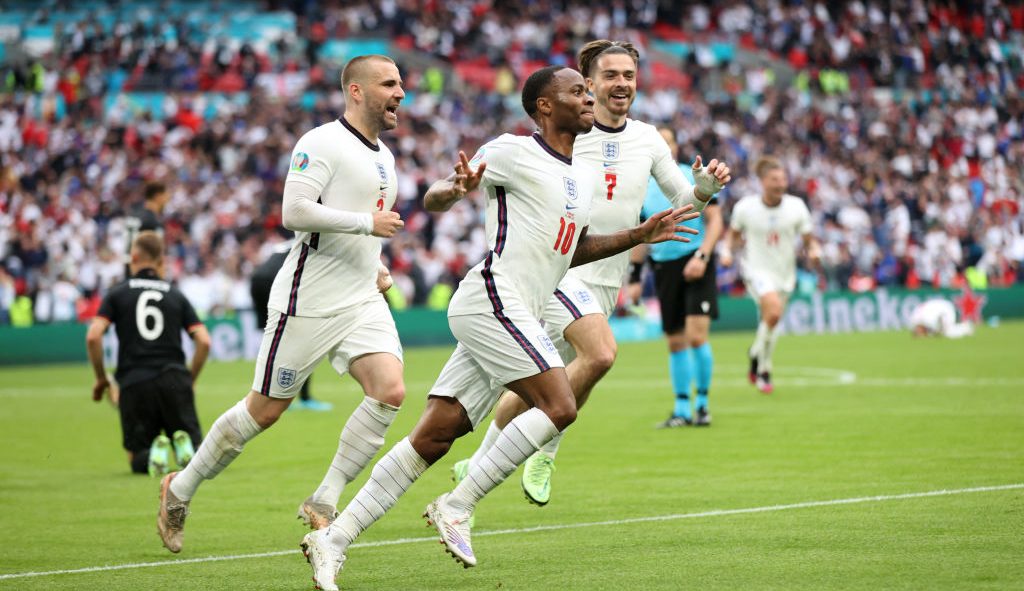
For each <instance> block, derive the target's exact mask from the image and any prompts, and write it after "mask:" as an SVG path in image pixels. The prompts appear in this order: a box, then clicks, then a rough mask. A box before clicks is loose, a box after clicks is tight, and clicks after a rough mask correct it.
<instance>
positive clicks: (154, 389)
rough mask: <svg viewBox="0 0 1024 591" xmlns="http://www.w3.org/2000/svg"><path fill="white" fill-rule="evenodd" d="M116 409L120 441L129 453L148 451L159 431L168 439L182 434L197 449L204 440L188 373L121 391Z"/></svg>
mask: <svg viewBox="0 0 1024 591" xmlns="http://www.w3.org/2000/svg"><path fill="white" fill-rule="evenodd" d="M118 408H119V409H120V411H121V435H122V438H123V439H122V440H123V444H124V448H125V449H126V450H128V451H131V452H139V451H142V450H147V451H148V450H149V446H150V444H151V443H153V439H154V438H156V436H157V435H159V434H160V432H161V431H164V432H166V433H167V436H168V437H169V436H171V435H172V434H173V433H174V432H175V431H178V430H181V431H185V432H186V433H188V434H189V436H190V437H191V438H192V445H194V446H195V447H197V448H198V447H199V443H200V442H201V441H202V440H203V432H202V431H201V430H200V429H199V418H198V417H197V416H196V405H195V395H194V394H193V392H192V376H191V375H189V374H188V372H184V371H180V370H169V371H165V372H163V373H162V374H160V375H158V376H156V377H155V378H153V379H150V380H146V381H144V382H138V383H135V384H132V385H130V386H126V387H124V388H121V400H120V402H119V403H118Z"/></svg>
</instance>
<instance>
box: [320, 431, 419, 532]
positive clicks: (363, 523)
mask: <svg viewBox="0 0 1024 591" xmlns="http://www.w3.org/2000/svg"><path fill="white" fill-rule="evenodd" d="M428 467H429V465H428V464H427V462H426V460H424V459H423V458H421V457H420V455H419V454H418V453H416V450H415V449H413V447H412V444H411V443H409V438H408V437H406V438H405V439H402V440H401V441H399V442H398V443H396V444H395V446H394V447H392V448H391V450H390V451H389V452H388V453H386V454H384V457H382V458H381V459H380V461H379V462H377V464H376V465H374V467H373V470H371V471H370V479H369V480H367V481H366V484H364V485H363V488H361V489H359V492H357V493H356V496H355V497H354V498H353V499H352V501H351V502H350V503H349V504H348V507H345V510H344V511H342V512H341V515H339V516H338V518H337V519H335V520H334V522H333V523H331V525H329V526H328V528H327V538H328V539H329V540H330V541H331V543H332V544H335V545H336V546H340V547H341V548H342V549H344V548H347V547H348V545H349V544H351V543H352V540H354V539H356V537H357V536H358V535H359V534H361V533H363V532H364V531H366V529H367V528H368V527H370V526H371V525H373V523H374V522H375V521H377V520H378V519H380V518H381V517H383V516H384V513H385V512H387V510H388V509H390V508H391V507H392V506H393V505H394V504H395V503H396V502H397V501H398V497H400V496H402V494H403V493H404V492H405V491H406V490H408V489H409V487H410V486H412V483H413V482H415V481H416V479H417V478H419V477H420V475H421V474H423V472H424V471H426V469H427V468H428Z"/></svg>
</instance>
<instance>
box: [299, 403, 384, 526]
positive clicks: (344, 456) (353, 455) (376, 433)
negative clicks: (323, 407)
mask: <svg viewBox="0 0 1024 591" xmlns="http://www.w3.org/2000/svg"><path fill="white" fill-rule="evenodd" d="M397 414H398V407H397V406H391V405H390V404H386V403H384V402H381V401H379V400H375V399H373V398H370V397H369V396H366V397H365V398H363V401H362V402H361V403H360V404H359V406H357V407H356V409H355V410H354V411H353V412H352V416H350V417H349V418H348V421H347V422H346V423H345V428H344V429H342V431H341V436H340V437H338V451H337V452H336V453H335V454H334V459H333V460H331V467H330V468H328V469H327V474H326V475H325V476H324V479H323V482H321V483H320V487H319V488H317V489H316V492H315V493H313V500H314V501H316V502H318V503H327V504H329V505H331V506H332V507H333V506H335V505H337V504H338V497H340V496H341V491H342V490H344V488H345V485H346V484H348V483H349V482H352V481H353V480H355V478H356V476H359V473H360V472H362V471H363V468H365V467H366V466H367V464H369V463H370V460H372V459H373V457H374V456H376V455H377V452H378V451H380V448H381V446H383V445H384V434H385V433H386V432H387V430H388V427H390V426H391V422H392V421H394V420H395V415H397Z"/></svg>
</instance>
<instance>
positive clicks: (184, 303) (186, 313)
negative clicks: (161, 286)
mask: <svg viewBox="0 0 1024 591" xmlns="http://www.w3.org/2000/svg"><path fill="white" fill-rule="evenodd" d="M178 295H179V296H180V297H181V320H182V322H183V323H184V324H185V330H186V331H188V330H189V329H191V328H192V327H193V326H195V325H197V324H202V321H201V320H199V315H198V314H196V309H195V308H193V307H192V303H191V302H189V301H188V298H186V297H185V294H182V293H179V294H178Z"/></svg>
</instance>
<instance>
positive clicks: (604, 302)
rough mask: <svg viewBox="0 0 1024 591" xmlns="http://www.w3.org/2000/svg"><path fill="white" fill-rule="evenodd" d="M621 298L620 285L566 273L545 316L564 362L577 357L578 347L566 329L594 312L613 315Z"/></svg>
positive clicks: (552, 339)
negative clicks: (569, 341)
mask: <svg viewBox="0 0 1024 591" xmlns="http://www.w3.org/2000/svg"><path fill="white" fill-rule="evenodd" d="M618 299H619V288H618V287H609V286H606V285H591V284H589V283H585V282H583V281H581V280H579V279H576V278H575V277H569V276H566V277H563V278H562V281H560V282H559V283H558V289H556V290H555V293H554V294H553V295H552V296H551V299H549V300H548V303H547V305H546V306H545V308H544V315H543V316H542V317H541V320H542V321H543V324H544V329H545V330H547V332H548V336H549V337H551V341H552V342H553V343H554V344H555V348H556V349H557V350H558V354H559V355H560V356H561V357H562V361H563V362H564V363H569V362H570V361H572V360H573V359H576V350H575V349H573V348H572V345H570V344H569V343H568V342H567V341H566V340H565V329H566V328H568V327H569V325H570V324H572V323H573V322H575V321H577V320H579V319H580V318H583V317H584V316H588V315H590V314H604V316H605V317H606V318H607V317H610V316H611V315H612V313H613V312H614V311H615V303H616V302H617V301H618Z"/></svg>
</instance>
